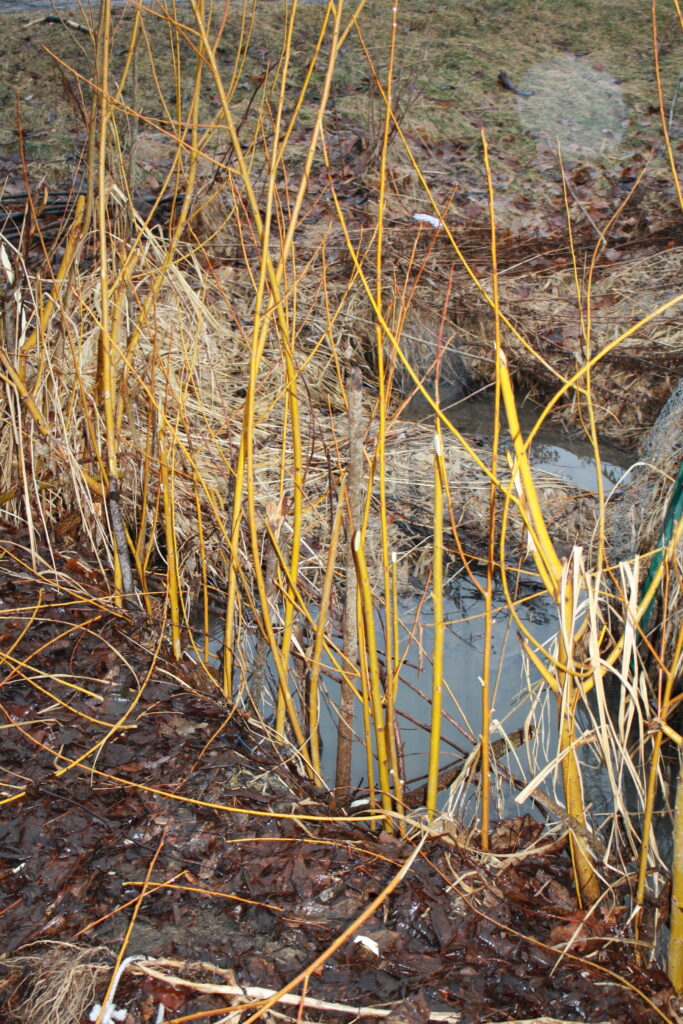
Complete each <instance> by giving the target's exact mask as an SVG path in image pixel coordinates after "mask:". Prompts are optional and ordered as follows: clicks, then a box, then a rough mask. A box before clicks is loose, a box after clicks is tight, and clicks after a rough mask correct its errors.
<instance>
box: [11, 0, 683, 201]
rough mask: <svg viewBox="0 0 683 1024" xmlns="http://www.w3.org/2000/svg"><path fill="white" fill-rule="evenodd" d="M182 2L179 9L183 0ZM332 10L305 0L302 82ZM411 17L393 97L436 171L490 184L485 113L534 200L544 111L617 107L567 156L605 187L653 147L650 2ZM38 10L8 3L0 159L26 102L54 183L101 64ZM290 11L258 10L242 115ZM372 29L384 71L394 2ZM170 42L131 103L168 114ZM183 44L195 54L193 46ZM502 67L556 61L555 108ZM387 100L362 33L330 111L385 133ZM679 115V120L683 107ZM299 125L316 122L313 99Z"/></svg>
mask: <svg viewBox="0 0 683 1024" xmlns="http://www.w3.org/2000/svg"><path fill="white" fill-rule="evenodd" d="M219 6H220V5H217V7H219ZM152 7H154V5H152ZM131 8H132V5H131ZM131 8H128V9H127V8H124V9H123V11H122V12H121V13H120V14H117V20H116V25H117V27H116V39H115V45H114V69H115V72H116V63H117V60H118V64H119V67H120V65H121V61H122V60H123V56H124V54H125V52H126V49H127V41H128V38H129V34H130V26H131V24H132V9H131ZM179 11H180V12H181V15H180V16H181V17H182V7H180V8H179ZM240 17H241V10H240V7H239V6H238V5H234V7H233V9H232V10H231V13H230V15H229V17H228V22H227V25H226V30H225V32H224V35H223V41H222V43H221V45H220V46H219V50H218V53H219V57H220V60H221V62H222V63H224V64H225V66H226V68H231V66H232V65H233V62H234V60H235V56H236V52H235V45H234V43H233V40H234V39H235V38H236V37H237V36H238V34H239V33H238V26H239V19H240ZM322 17H323V13H322V7H321V6H320V5H317V4H307V5H305V6H304V7H302V15H301V17H300V18H299V20H298V24H297V29H296V32H295V36H294V54H293V73H292V74H291V76H290V89H291V90H294V89H295V87H296V86H297V85H299V84H300V82H301V80H302V78H303V74H304V69H305V66H306V63H307V59H308V57H309V56H310V53H311V50H312V46H313V42H314V39H315V33H316V30H317V28H318V27H319V25H320V23H321V20H322ZM675 18H676V15H675V11H674V10H673V9H672V8H667V9H665V10H664V12H663V13H662V15H661V24H660V28H659V36H660V60H661V70H662V81H663V86H664V95H665V99H666V100H668V101H669V102H670V101H671V99H672V97H673V93H674V89H675V86H676V81H677V77H678V73H679V68H680V56H681V48H680V44H679V38H680V36H679V34H678V33H677V30H676V26H675ZM398 19H399V34H398V50H397V62H396V82H397V86H396V90H395V100H396V102H397V104H398V109H399V113H400V117H401V121H402V124H403V127H404V129H405V130H406V131H407V132H408V134H409V136H410V137H411V139H412V140H414V142H415V143H416V144H420V145H421V146H423V147H425V149H426V150H427V151H428V152H429V153H430V154H431V157H432V163H433V166H432V167H430V171H431V172H433V173H434V174H435V175H436V182H438V183H441V184H442V185H443V186H444V187H445V188H449V187H450V188H452V187H453V186H454V185H455V184H456V183H457V182H458V181H459V180H462V179H463V177H467V176H469V175H468V172H469V173H470V174H472V175H474V179H475V180H477V181H479V182H480V179H481V174H480V137H479V133H480V128H481V126H484V127H485V128H486V130H487V133H488V136H489V141H490V144H491V147H492V151H493V154H494V163H496V164H497V165H498V166H497V171H498V175H497V176H498V179H499V180H498V182H497V185H498V188H499V189H500V190H502V191H503V192H505V191H506V190H507V189H508V188H509V189H512V190H514V191H516V192H523V194H524V195H525V197H526V198H527V199H528V198H530V197H532V196H534V195H535V194H537V193H543V192H544V191H545V190H546V189H547V188H548V186H549V185H550V184H551V182H552V180H553V179H556V177H557V175H556V173H555V172H554V171H551V170H550V169H549V166H548V162H549V161H548V153H547V151H546V150H545V149H544V146H542V147H541V155H540V156H539V148H538V138H537V137H536V135H537V132H536V129H535V122H534V119H536V122H538V118H539V117H540V118H541V121H542V127H543V129H544V130H545V131H548V130H549V131H550V132H552V131H554V130H558V131H560V132H563V131H568V129H569V124H568V122H571V121H572V119H574V120H576V118H577V116H578V117H579V120H580V119H581V118H584V124H583V128H584V136H585V134H586V131H587V123H588V121H587V120H586V119H590V118H591V117H593V118H595V117H596V116H597V117H598V118H603V117H604V118H606V123H609V120H610V118H611V119H612V121H613V123H614V131H613V132H610V131H606V132H605V137H604V138H603V139H602V142H601V144H600V145H593V146H592V147H591V150H592V151H589V152H587V153H585V154H584V155H583V157H582V156H581V155H580V154H579V153H578V152H577V153H575V154H571V153H570V154H569V156H570V158H573V159H582V160H583V162H586V163H588V164H590V165H593V166H594V168H595V170H596V171H597V172H598V173H597V174H594V175H593V178H592V181H591V185H592V189H593V191H594V192H595V191H596V190H597V191H599V190H600V187H601V184H602V185H603V187H607V182H602V183H601V180H600V179H601V178H602V177H603V176H604V177H606V178H607V179H610V178H611V177H612V176H613V175H614V174H615V173H621V172H622V170H623V168H624V166H626V165H627V164H630V163H632V162H633V161H634V160H636V162H637V161H638V159H639V158H640V157H643V156H644V155H646V154H647V152H648V151H649V150H650V148H651V147H652V146H653V145H654V144H655V143H656V141H657V139H658V130H659V115H658V110H657V90H656V83H655V78H654V73H653V62H652V30H651V25H650V15H649V8H648V6H647V5H645V4H642V3H641V2H640V0H628V2H626V3H623V4H620V6H619V12H618V16H616V15H615V9H614V5H613V4H612V3H609V2H606V0H602V2H591V3H587V2H585V3H584V2H575V3H572V4H567V3H562V2H559V0H543V2H541V3H538V2H532V0H521V2H517V0H514V2H513V0H507V2H495V3H479V2H477V3H474V2H472V3H469V2H463V3H456V2H453V0H450V2H443V3H433V2H429V0H415V2H413V3H411V4H410V5H405V6H404V7H402V6H401V5H399V8H398ZM29 20H30V19H29V17H27V16H26V15H2V16H0V24H1V26H2V32H1V33H0V169H2V171H4V173H5V174H8V175H10V176H11V178H15V176H16V173H17V168H18V165H19V150H18V137H17V114H18V115H19V117H20V119H21V125H22V130H23V136H24V146H25V154H26V158H27V160H28V161H29V163H30V164H31V165H33V166H32V174H31V177H32V181H33V182H35V180H36V178H39V177H40V176H41V175H42V174H44V175H45V176H46V178H47V180H48V182H50V183H51V184H54V183H56V182H58V181H59V182H64V181H66V180H68V179H69V178H70V176H71V174H72V172H73V170H74V168H75V166H76V164H77V160H78V155H79V153H80V151H81V147H82V144H83V138H84V126H83V120H84V117H85V113H86V110H87V109H88V103H89V101H88V99H87V93H85V94H84V91H83V89H82V87H81V83H79V81H78V80H77V79H74V76H73V75H72V74H71V73H70V72H69V71H68V70H67V69H66V67H65V66H67V67H70V68H73V69H74V70H75V71H77V72H78V73H79V74H81V75H85V76H89V75H90V73H91V61H90V56H89V51H88V45H87V42H88V40H87V36H86V35H85V34H84V33H81V32H78V31H75V30H73V29H70V28H69V27H68V26H65V25H55V24H52V23H48V24H40V23H39V24H29V25H27V24H26V23H27V21H29ZM75 20H77V21H79V22H81V23H83V22H84V20H85V19H84V17H83V15H82V14H76V15H75ZM282 23H283V17H282V8H281V5H280V4H279V3H272V4H268V5H267V6H266V5H261V6H259V7H258V8H257V10H256V13H255V16H254V19H253V29H252V32H251V39H250V42H249V47H248V51H247V53H246V55H245V61H244V66H243V68H242V71H241V73H240V75H239V80H238V81H237V83H236V101H237V102H236V111H237V112H238V113H244V112H245V110H246V108H247V106H249V107H250V108H251V109H252V110H256V109H257V108H258V103H259V101H260V100H261V99H262V97H263V95H264V89H265V92H267V83H268V69H272V68H273V67H274V66H275V65H276V64H277V61H278V60H279V56H280V50H281V45H282V33H281V25H282ZM360 27H361V32H362V37H363V40H364V42H365V44H366V45H367V48H368V51H369V53H370V54H371V55H372V60H373V61H374V63H375V66H376V68H377V70H378V71H379V72H380V73H382V72H384V71H385V67H386V61H387V53H388V46H389V33H390V23H389V19H388V17H387V16H386V7H385V5H383V4H380V3H377V2H375V0H371V2H370V3H368V4H367V6H366V7H365V9H364V11H363V13H362V16H361V19H360ZM167 46H168V30H167V27H166V26H165V25H164V23H163V22H162V21H161V20H160V19H159V20H155V19H154V18H151V17H149V18H147V19H146V28H145V38H144V39H143V41H142V42H141V45H140V47H139V51H138V70H137V85H136V88H137V97H135V98H136V99H137V102H136V103H133V105H134V106H135V107H136V109H138V110H139V111H140V112H141V113H142V114H143V115H144V116H145V117H147V118H150V119H159V120H161V121H163V120H164V118H166V117H167V116H168V115H169V113H170V110H169V107H166V104H169V105H170V106H171V107H172V104H173V99H174V96H175V95H176V84H177V83H175V82H174V81H173V78H172V68H171V66H170V64H169V62H167V61H164V62H159V63H158V65H157V66H156V69H155V72H154V74H153V73H152V68H151V64H150V61H149V59H148V52H147V51H148V50H149V51H151V52H153V53H157V54H159V53H163V52H164V51H165V49H166V47H167ZM185 49H186V51H187V55H188V56H189V54H190V46H189V44H188V45H186V47H185ZM50 50H51V51H52V53H53V54H54V56H52V55H51V54H50V52H49V51H50ZM60 61H61V62H63V65H60V63H59V62H60ZM64 65H65V66H64ZM186 66H187V68H188V80H187V81H186V82H184V83H182V84H181V85H180V92H181V94H182V93H186V92H187V90H188V89H189V77H190V76H191V74H192V71H191V67H192V62H191V61H190V60H187V61H186ZM501 71H504V72H506V74H507V75H508V76H509V78H510V80H511V81H512V82H513V84H518V83H526V84H527V86H529V85H532V86H533V85H534V84H536V85H537V86H538V84H539V79H538V76H539V74H546V73H547V75H548V76H549V77H548V79H547V81H548V94H549V95H548V96H546V97H545V99H544V103H545V104H548V103H550V107H548V106H547V105H546V106H542V105H539V104H540V100H539V93H538V88H537V89H536V95H535V96H534V97H528V98H525V97H519V96H516V95H515V94H514V93H513V92H511V91H509V90H505V89H503V88H502V87H501V85H500V84H499V81H498V76H499V73H500V72H501ZM574 77H576V78H577V79H579V80H580V79H582V80H583V81H586V79H587V78H588V79H594V80H595V82H596V83H597V84H596V89H595V95H596V103H597V108H596V109H592V110H590V111H585V110H584V111H583V112H581V111H579V110H577V106H576V104H575V103H574V104H573V103H572V79H573V78H574ZM523 87H524V85H523V84H522V85H521V86H520V88H523ZM254 93H256V96H254ZM553 93H554V97H553ZM553 98H554V101H555V109H554V110H553V109H552V101H553ZM377 100H378V97H377V93H376V88H375V86H374V83H373V78H372V73H371V70H370V68H369V66H368V63H367V61H366V59H365V58H364V56H363V53H362V45H361V42H360V40H359V38H358V37H357V36H354V35H351V36H350V37H349V39H348V41H347V44H346V46H345V48H344V50H343V52H342V54H341V57H340V60H339V64H338V69H337V75H336V80H335V85H334V90H333V95H332V102H331V104H330V108H329V116H330V121H331V122H332V123H334V121H335V120H336V121H337V122H338V124H339V126H340V127H343V128H344V129H349V128H354V129H356V130H357V131H358V132H359V133H361V135H362V137H363V138H364V139H365V141H366V143H367V145H368V146H370V147H372V145H373V144H374V143H375V142H376V141H377V138H378V133H379V129H380V123H381V118H382V113H381V105H380V104H379V103H378V102H377ZM620 102H623V104H624V107H623V110H622V109H621V108H620V106H619V104H620ZM601 103H602V110H601V109H600V104H601ZM610 107H611V108H612V109H611V110H610V109H609V108H610ZM537 108H538V109H537ZM215 113H216V100H215V97H214V98H212V97H211V95H210V90H208V91H207V93H206V94H205V97H204V101H203V105H202V109H201V117H202V119H204V120H206V121H207V122H208V121H210V120H211V119H212V117H213V116H214V115H215ZM673 113H674V123H675V122H676V120H677V118H676V117H675V114H676V111H675V110H674V111H673ZM525 121H526V122H527V125H526V127H525ZM302 123H303V124H304V125H305V123H306V112H305V111H304V116H303V122H302ZM563 125H564V127H563ZM143 127H144V126H143ZM579 127H581V123H579ZM622 133H623V137H621V139H619V136H620V135H622ZM547 141H548V142H549V143H550V144H551V145H552V144H553V141H554V140H553V139H552V138H550V137H549V138H548V140H547ZM569 148H570V149H571V147H569ZM431 180H433V179H431Z"/></svg>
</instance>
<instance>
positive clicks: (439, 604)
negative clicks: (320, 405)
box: [427, 423, 444, 821]
mask: <svg viewBox="0 0 683 1024" xmlns="http://www.w3.org/2000/svg"><path fill="white" fill-rule="evenodd" d="M443 470H444V467H443V446H442V442H441V432H440V430H439V426H438V423H437V429H436V433H435V434H434V500H433V515H434V553H433V555H432V605H433V608H434V650H433V654H432V673H433V676H432V721H431V727H430V730H429V767H428V770H427V815H428V817H429V820H430V821H431V820H432V818H433V817H434V815H435V813H436V798H437V795H438V792H439V751H440V746H441V713H442V696H443V640H444V619H443V483H442V481H443V477H444V472H443Z"/></svg>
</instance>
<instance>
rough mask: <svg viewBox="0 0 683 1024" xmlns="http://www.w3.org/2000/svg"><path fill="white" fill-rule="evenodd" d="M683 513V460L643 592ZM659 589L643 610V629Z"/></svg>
mask: <svg viewBox="0 0 683 1024" xmlns="http://www.w3.org/2000/svg"><path fill="white" fill-rule="evenodd" d="M682 515H683V462H681V464H680V466H679V467H678V474H677V475H676V480H675V482H674V486H673V491H672V492H671V497H670V499H669V505H668V508H667V510H666V515H665V517H664V526H663V528H662V535H661V537H660V538H659V545H658V547H659V550H658V551H657V554H656V555H655V556H654V558H653V559H652V562H651V563H650V570H649V572H648V574H647V577H646V579H645V586H644V587H643V593H644V594H646V593H647V590H648V587H649V586H650V584H651V583H652V580H653V579H654V578H655V574H656V572H657V570H658V569H659V567H660V565H661V564H662V559H663V558H664V552H665V551H666V548H667V545H668V543H669V541H670V540H671V538H672V537H673V535H674V530H675V529H676V525H677V524H678V521H679V519H680V518H681V516H682ZM660 587H661V583H660ZM659 589H660V588H659V587H657V589H656V591H655V592H654V594H653V595H652V597H651V599H650V603H649V604H648V606H647V608H646V609H645V611H644V612H643V615H642V618H641V620H640V624H641V626H642V628H643V629H645V627H646V626H647V624H648V621H649V619H650V615H651V614H652V608H653V607H654V603H655V601H656V600H657V597H658V595H659Z"/></svg>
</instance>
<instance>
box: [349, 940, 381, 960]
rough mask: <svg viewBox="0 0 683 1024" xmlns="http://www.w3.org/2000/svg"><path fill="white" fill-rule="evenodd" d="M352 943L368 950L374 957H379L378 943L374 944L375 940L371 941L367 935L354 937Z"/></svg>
mask: <svg viewBox="0 0 683 1024" xmlns="http://www.w3.org/2000/svg"><path fill="white" fill-rule="evenodd" d="M353 941H354V942H358V943H360V945H361V946H364V947H365V949H369V950H370V952H371V953H374V954H375V956H379V943H377V942H375V940H374V939H371V938H370V937H369V936H368V935H356V936H355V937H354V940H353Z"/></svg>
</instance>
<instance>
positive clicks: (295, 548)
mask: <svg viewBox="0 0 683 1024" xmlns="http://www.w3.org/2000/svg"><path fill="white" fill-rule="evenodd" d="M282 343H283V348H284V352H285V372H286V375H287V385H286V386H287V403H288V406H289V411H290V417H289V418H290V419H291V435H292V491H293V494H292V506H293V507H292V539H291V552H290V562H289V565H290V573H289V575H290V577H291V579H292V580H293V581H294V582H295V583H296V582H297V580H298V577H299V561H300V558H301V531H302V519H303V491H304V487H303V458H302V454H301V423H300V420H299V396H298V389H297V372H296V367H295V365H294V358H293V353H292V350H291V343H290V336H289V335H287V337H285V338H283V342H282ZM283 440H284V439H283ZM294 612H295V602H294V595H293V593H292V590H291V587H290V588H288V590H287V592H286V597H285V614H284V624H283V630H282V648H281V650H282V663H283V665H285V667H287V665H288V664H289V652H290V648H291V644H292V630H293V629H294ZM283 719H284V705H281V701H279V700H278V709H277V714H276V719H275V731H276V732H278V733H279V732H280V731H281V729H282V724H283Z"/></svg>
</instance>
